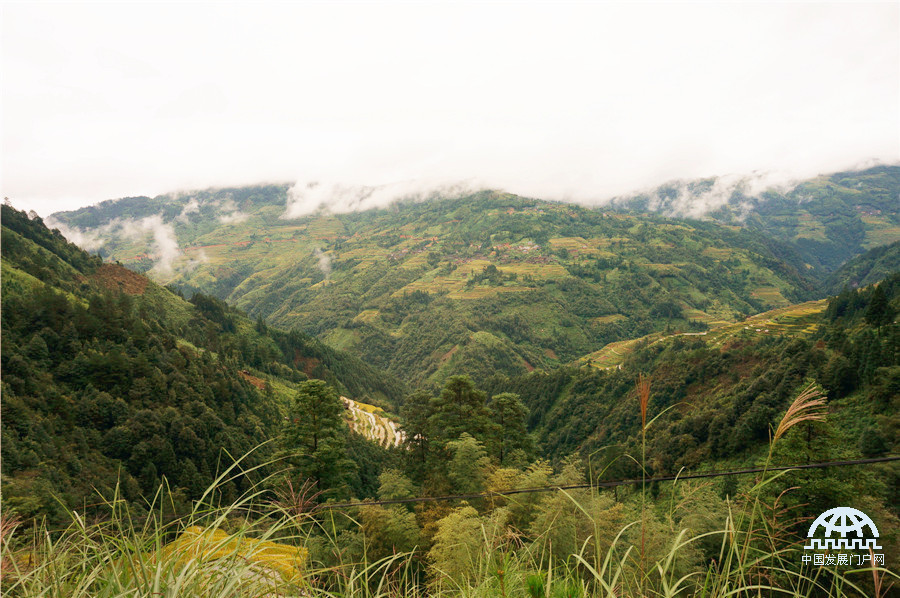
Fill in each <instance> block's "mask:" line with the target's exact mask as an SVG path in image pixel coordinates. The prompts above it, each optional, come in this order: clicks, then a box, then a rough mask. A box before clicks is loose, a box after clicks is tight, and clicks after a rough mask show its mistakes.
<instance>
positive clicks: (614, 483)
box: [313, 455, 900, 511]
mask: <svg viewBox="0 0 900 598" xmlns="http://www.w3.org/2000/svg"><path fill="white" fill-rule="evenodd" d="M890 461H900V455H892V456H888V457H877V458H874V459H852V460H848V461H826V462H823V463H805V464H800V465H784V466H780V467H749V468H746V469H735V470H732V471H710V472H704V473H693V474H686V475H667V476H659V477H655V478H647V479H645V480H641V479H640V478H633V479H626V480H611V481H606V482H599V481H598V482H595V483H594V484H570V485H567V486H542V487H539V488H520V489H517V490H500V491H497V492H478V493H475V494H447V495H444V496H417V497H414V498H394V499H390V500H373V501H366V502H348V503H338V504H331V505H329V504H325V505H319V506H317V507H316V508H315V509H313V510H314V511H319V510H337V509H350V508H353V507H366V506H374V505H401V504H409V503H420V502H436V501H444V500H470V499H475V498H492V497H496V496H510V495H512V494H531V493H537V492H555V491H557V490H578V489H582V488H614V487H616V486H633V485H636V484H640V483H641V482H642V481H643V482H671V481H673V480H696V479H701V478H719V477H725V476H733V475H745V474H748V473H761V472H763V471H786V470H789V469H824V468H826V467H847V466H850V465H869V464H872V463H887V462H890Z"/></svg>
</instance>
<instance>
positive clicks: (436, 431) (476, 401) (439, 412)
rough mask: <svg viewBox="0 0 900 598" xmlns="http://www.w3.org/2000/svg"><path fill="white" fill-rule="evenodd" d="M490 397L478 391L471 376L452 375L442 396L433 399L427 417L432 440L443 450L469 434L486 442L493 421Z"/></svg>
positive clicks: (442, 391) (445, 385)
mask: <svg viewBox="0 0 900 598" xmlns="http://www.w3.org/2000/svg"><path fill="white" fill-rule="evenodd" d="M486 399H487V395H485V393H484V392H483V391H480V390H477V389H476V388H475V386H474V385H473V384H472V380H471V379H470V378H469V377H468V376H451V377H450V378H448V379H447V382H446V383H445V384H444V388H443V390H441V394H440V396H439V397H437V398H436V399H432V401H431V407H432V415H431V416H430V417H429V418H428V427H429V429H430V431H431V438H432V440H433V441H434V442H436V443H437V444H439V445H440V446H441V447H443V446H446V444H447V442H448V441H451V440H456V439H457V438H459V436H460V434H462V433H463V432H466V433H468V434H471V435H472V436H474V437H475V438H476V439H478V440H480V441H484V440H487V436H488V431H489V430H490V427H491V426H490V419H489V414H488V410H487V407H486V406H485V402H486Z"/></svg>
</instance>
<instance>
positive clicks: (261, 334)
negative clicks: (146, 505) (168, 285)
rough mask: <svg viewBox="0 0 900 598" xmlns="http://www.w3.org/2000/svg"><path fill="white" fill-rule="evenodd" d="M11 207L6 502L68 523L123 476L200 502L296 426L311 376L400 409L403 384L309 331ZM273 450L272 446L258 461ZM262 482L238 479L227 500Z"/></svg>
mask: <svg viewBox="0 0 900 598" xmlns="http://www.w3.org/2000/svg"><path fill="white" fill-rule="evenodd" d="M2 210H3V212H2V223H3V229H2V269H3V270H2V274H3V297H2V300H3V305H2V307H3V310H2V326H3V328H2V332H3V354H2V361H3V363H2V371H3V381H2V384H3V389H2V390H3V412H2V415H3V417H2V436H3V446H2V450H3V500H4V506H9V507H10V508H12V509H14V510H15V512H16V513H17V514H18V515H19V516H20V517H31V516H36V515H47V516H49V517H50V518H51V519H52V520H54V521H58V520H60V519H61V518H64V516H63V513H64V510H65V509H66V508H83V507H84V505H95V506H96V504H97V503H100V502H102V500H101V497H102V498H111V497H112V496H113V495H114V491H115V489H116V487H117V485H118V488H119V489H118V491H119V493H120V495H121V496H122V497H124V498H125V499H126V500H127V501H129V502H132V503H134V504H136V505H140V504H142V503H143V501H144V499H146V498H147V497H148V496H152V495H153V493H154V492H155V491H156V490H157V489H158V487H159V484H160V481H161V480H162V479H163V478H165V479H166V481H167V483H168V484H169V485H170V486H171V487H172V488H173V489H178V494H177V497H178V499H179V500H181V501H185V504H186V501H189V500H192V499H197V498H199V497H200V496H201V495H202V493H203V492H204V491H205V490H206V488H207V487H208V486H209V485H210V484H211V482H212V481H213V479H215V477H216V475H217V472H219V471H222V470H223V468H225V467H227V466H228V465H229V464H230V463H232V462H233V461H234V459H237V458H242V457H244V456H245V455H247V453H250V451H251V450H252V449H254V448H255V447H257V446H258V445H260V444H262V443H265V442H269V441H271V440H272V439H275V438H277V437H278V436H279V435H280V434H281V429H282V426H283V413H284V411H285V408H286V406H287V405H288V404H289V403H290V401H291V400H292V398H293V396H294V394H295V392H296V390H295V388H296V385H297V384H299V383H301V382H303V381H304V380H306V379H307V378H308V377H318V378H323V379H325V380H328V381H329V382H330V383H331V384H332V385H334V386H335V387H336V388H337V389H339V390H340V392H342V393H345V394H348V395H350V396H353V397H358V398H362V397H366V398H368V400H369V401H370V402H371V401H376V402H379V403H381V404H382V405H384V406H386V407H389V408H390V406H391V405H393V404H396V402H397V401H398V399H399V398H400V397H401V396H402V387H401V386H400V385H399V384H398V383H397V382H396V381H394V380H391V379H388V378H387V377H385V376H384V375H383V374H380V373H378V372H376V371H374V370H373V369H372V368H369V367H367V366H365V365H364V364H362V363H361V362H359V360H357V359H355V358H353V357H350V356H346V355H343V354H340V353H338V352H336V351H334V350H333V349H330V348H328V347H326V346H324V345H323V344H322V343H321V342H319V341H317V340H315V339H313V338H311V337H309V336H306V335H304V334H301V333H297V332H294V333H283V332H279V331H275V330H271V329H269V328H268V327H266V326H265V324H263V323H262V322H257V323H256V324H253V323H252V322H251V321H250V320H248V319H247V318H246V317H245V316H243V315H241V314H240V313H238V312H236V311H235V310H233V309H232V308H229V307H228V306H226V305H225V304H224V303H222V302H220V301H218V300H216V299H213V298H211V297H207V296H205V295H201V294H197V295H195V296H194V297H193V298H192V299H191V301H190V302H188V301H185V300H184V299H182V298H181V297H180V296H178V295H176V294H174V293H173V292H171V291H169V290H167V289H165V288H163V287H160V286H158V285H156V284H155V283H152V282H150V281H149V280H148V279H146V278H145V277H143V276H140V275H138V274H135V273H133V272H131V271H129V270H126V269H125V268H122V267H121V266H116V265H111V264H103V263H102V260H100V258H97V257H92V256H89V255H87V254H86V253H85V252H84V251H82V250H81V249H79V248H77V247H75V246H74V245H71V244H69V243H68V242H67V241H66V240H65V239H63V238H62V237H61V236H60V235H59V234H58V233H54V232H51V231H49V230H48V229H47V228H46V227H45V226H44V225H43V223H42V222H41V220H40V219H37V218H35V219H30V218H29V217H28V216H27V215H26V214H25V213H24V212H18V211H16V210H14V209H12V208H10V207H8V206H5V205H4V206H3V207H2ZM359 450H364V449H362V448H360V449H359ZM272 454H273V446H272V444H271V442H270V443H269V445H267V446H263V447H262V448H260V449H259V450H256V451H255V452H253V453H252V454H250V455H249V456H247V457H246V459H245V460H244V462H243V465H244V467H246V468H252V467H253V466H255V465H259V464H261V463H263V462H264V461H265V460H266V459H268V458H270V457H271V455H272ZM262 473H263V472H262V471H258V472H257V474H258V475H261V474H262ZM255 479H256V478H254V479H245V477H244V476H237V478H235V479H234V480H232V481H230V482H228V483H226V484H223V485H222V486H221V487H220V488H219V490H220V491H221V492H222V493H223V494H222V498H223V499H225V500H233V499H234V498H235V497H236V496H238V495H239V493H240V492H242V491H243V490H245V489H246V488H247V487H249V486H248V484H250V483H252V482H253V481H254V480H255ZM359 484H361V482H359V480H357V481H356V489H357V490H358V491H362V490H363V489H362V487H361V486H360V485H359ZM181 507H184V504H182V505H181Z"/></svg>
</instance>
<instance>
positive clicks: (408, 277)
mask: <svg viewBox="0 0 900 598" xmlns="http://www.w3.org/2000/svg"><path fill="white" fill-rule="evenodd" d="M245 196H246V197H245V199H243V201H240V202H239V201H238V199H239V198H236V197H235V190H221V191H218V192H214V191H210V192H204V193H203V194H199V195H197V196H184V197H179V198H170V200H169V201H170V203H171V205H170V206H169V207H167V208H165V210H164V211H163V213H160V214H157V215H156V216H150V217H148V216H146V214H147V210H146V208H144V207H141V210H143V211H138V212H134V213H132V212H131V211H130V210H131V207H132V202H131V200H129V201H128V202H125V203H123V204H115V203H114V204H109V205H106V206H100V207H98V208H86V209H84V210H80V211H78V212H75V213H69V214H59V215H56V216H55V218H56V219H57V221H59V222H64V223H68V225H76V226H81V225H85V224H93V225H94V226H95V228H94V229H92V230H93V232H94V233H95V234H98V235H103V239H104V240H106V243H105V244H104V245H103V251H104V252H108V254H109V255H110V256H111V257H113V258H115V259H118V260H122V261H123V263H126V264H128V265H129V266H132V267H135V268H136V269H139V270H141V269H143V270H148V271H149V272H150V273H151V274H152V275H153V276H155V277H156V278H157V279H158V280H161V281H163V282H167V283H169V282H170V283H173V284H175V285H176V286H178V287H180V288H182V289H183V290H184V291H185V292H188V293H189V292H193V291H201V292H203V293H208V294H212V295H215V296H216V297H219V298H222V299H225V300H226V301H228V302H229V303H230V304H232V305H236V306H238V307H240V308H242V309H244V310H246V311H247V312H248V313H250V314H252V315H254V316H261V317H264V318H265V319H266V321H267V322H269V323H271V324H273V325H277V326H280V327H284V328H291V329H301V330H304V331H306V332H309V333H311V334H314V335H316V336H318V337H319V338H321V339H323V340H325V341H326V342H327V343H328V344H329V345H330V346H333V347H336V348H340V349H346V350H348V351H351V352H353V353H354V354H356V355H357V356H359V357H360V358H362V359H363V360H364V361H365V362H366V363H369V364H371V365H374V366H376V367H378V368H381V369H384V370H387V371H389V372H391V373H393V374H395V375H396V376H397V377H399V378H401V379H403V380H406V381H408V382H409V383H411V384H418V383H420V382H423V381H428V382H430V383H435V384H437V383H440V381H441V380H443V379H444V378H446V376H447V375H449V374H451V373H458V372H468V373H471V374H473V375H477V376H480V375H485V374H491V373H493V372H495V371H500V372H505V373H508V374H515V373H519V372H525V371H528V370H530V369H532V368H535V367H544V368H546V367H554V366H556V365H559V364H561V363H567V362H569V361H571V360H573V359H575V358H577V357H580V356H581V355H584V354H585V353H589V352H591V351H594V350H597V349H599V348H601V347H603V346H604V345H606V344H607V343H609V342H613V341H616V340H621V339H626V338H633V337H636V336H641V335H644V334H648V333H650V332H653V331H657V330H659V331H663V330H665V329H667V328H670V329H681V330H702V329H704V328H705V327H706V326H707V325H708V324H709V323H711V322H716V321H733V320H735V319H736V318H740V317H742V316H744V315H748V314H752V313H756V312H759V311H763V310H765V309H769V308H773V307H779V306H786V305H789V304H791V303H793V302H797V301H802V300H804V299H807V298H810V297H811V296H812V294H813V293H814V285H813V277H812V272H811V270H810V269H809V268H808V266H806V265H805V264H804V262H803V260H802V259H800V257H799V256H798V255H797V254H796V253H795V252H794V251H793V250H792V249H791V248H790V247H789V246H786V245H783V244H779V243H777V242H774V241H772V240H771V239H768V238H766V237H764V236H762V235H760V234H758V233H755V232H753V231H748V230H744V229H741V228H739V227H726V226H721V225H718V224H715V223H709V222H686V221H677V220H668V219H664V218H659V217H647V216H633V215H624V214H604V213H601V212H598V211H596V210H590V209H586V208H582V207H578V206H572V205H568V204H559V203H552V202H545V201H539V200H530V199H524V198H520V197H516V196H512V195H509V194H502V193H496V192H481V193H478V194H475V195H472V196H467V197H462V198H458V199H444V200H440V201H428V202H421V203H413V202H406V203H399V204H395V205H394V206H392V207H391V208H389V209H380V210H370V211H366V212H359V213H349V214H336V215H330V214H322V213H319V214H315V215H311V216H307V217H304V218H299V219H294V220H284V219H282V218H281V217H280V216H281V215H282V214H283V212H284V205H285V202H286V201H287V189H286V188H285V187H277V186H274V187H266V188H257V189H256V192H255V193H251V192H250V191H246V193H245ZM204 206H205V208H204ZM223 206H226V208H223ZM204 209H205V210H207V211H204ZM223 210H224V211H223ZM137 217H141V218H142V219H139V220H135V218H137ZM169 217H171V219H170V220H166V218H169ZM127 218H131V219H132V220H131V223H132V226H131V227H130V229H135V228H137V229H139V230H138V232H137V233H136V234H131V235H126V234H122V233H121V229H122V228H123V222H124V219H127ZM148 218H155V219H154V220H152V221H149V220H147V219H148ZM125 228H129V227H125ZM117 231H118V232H117ZM132 232H133V231H132ZM167 234H170V235H171V239H172V241H173V242H174V243H177V246H178V247H179V248H180V252H177V253H175V254H171V253H170V254H166V246H165V245H166V244H165V243H162V242H160V237H165V235H167ZM139 256H146V257H139ZM134 258H138V259H134Z"/></svg>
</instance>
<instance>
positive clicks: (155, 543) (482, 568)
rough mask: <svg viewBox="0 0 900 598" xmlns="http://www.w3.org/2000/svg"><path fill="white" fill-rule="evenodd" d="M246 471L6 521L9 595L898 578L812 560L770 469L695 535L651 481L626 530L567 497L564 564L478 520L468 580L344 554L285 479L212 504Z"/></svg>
mask: <svg viewBox="0 0 900 598" xmlns="http://www.w3.org/2000/svg"><path fill="white" fill-rule="evenodd" d="M642 382H643V381H642ZM647 395H649V386H647V387H646V389H642V388H639V397H640V400H641V403H642V405H641V407H642V433H644V434H645V433H646V430H647V427H648V423H647V419H646V418H647V416H646V407H645V404H646V401H647V398H646V397H647ZM820 408H821V403H820V402H819V401H818V397H817V396H815V393H814V390H813V389H807V390H806V391H804V392H803V393H802V394H801V395H800V397H798V399H797V401H795V403H794V404H793V405H792V406H791V408H790V409H789V410H788V412H787V414H786V415H785V417H784V419H783V420H782V421H781V423H780V425H779V426H778V428H777V429H776V431H775V433H774V434H773V438H772V440H771V443H770V444H771V449H774V446H775V443H777V442H778V441H779V440H780V439H781V437H782V436H783V435H784V433H785V432H787V430H788V429H789V428H790V427H791V426H793V425H796V423H799V422H802V421H814V420H815V419H816V418H818V417H820V416H821V411H820ZM771 449H770V451H769V456H770V457H771V454H772V452H771ZM767 462H768V461H767ZM238 466H239V464H235V465H234V466H232V469H230V470H229V471H226V472H225V473H223V474H222V475H221V476H219V478H218V479H217V480H216V482H215V483H214V484H213V485H212V486H211V487H210V488H209V489H208V490H207V492H206V493H205V494H204V496H203V497H202V499H201V500H199V501H197V502H196V503H195V505H194V507H193V509H192V510H191V512H190V513H189V514H187V515H185V516H183V517H180V518H177V519H174V520H171V518H168V517H167V516H166V514H167V513H168V512H170V511H171V509H172V508H174V504H173V503H172V500H173V499H172V493H171V492H170V491H169V489H168V488H167V487H165V485H163V486H162V487H161V488H160V489H159V491H158V492H157V494H156V495H155V496H154V497H152V499H151V500H150V509H149V514H148V515H142V516H141V518H137V517H135V516H134V515H133V514H132V512H131V510H130V509H129V506H128V504H127V503H126V502H125V501H124V500H122V499H121V498H120V497H119V496H117V495H116V496H112V497H109V499H108V500H107V501H106V511H107V515H106V516H105V517H104V518H103V519H102V520H93V521H86V520H85V519H84V517H83V516H82V515H81V514H80V513H78V512H75V511H71V512H70V513H69V518H70V523H69V525H68V527H66V529H64V530H50V529H48V528H47V527H46V526H45V525H41V524H35V525H32V526H29V527H25V526H24V525H23V524H22V523H21V522H19V521H18V520H16V519H15V518H14V517H10V516H9V515H8V514H4V516H3V519H2V521H0V542H2V547H0V548H2V554H0V557H2V559H0V560H2V594H3V596H22V597H25V596H28V597H30V596H41V597H48V598H51V597H53V598H55V597H59V598H62V597H66V598H70V597H71V598H82V597H85V598H86V597H91V598H95V597H97V598H125V597H128V598H151V597H152V598H158V597H173V598H174V597H176V596H178V597H182V596H199V597H206V596H208V597H217V598H219V597H229V596H233V597H240V598H244V597H246V598H250V597H253V598H259V597H278V596H322V597H346V598H387V597H404V598H407V597H408V598H414V597H420V596H422V597H424V596H442V597H443V596H446V597H451V596H454V597H455V596H458V597H473V598H480V597H485V598H486V597H502V598H506V597H510V598H511V597H530V598H579V597H587V596H592V597H593V596H597V597H608V598H612V597H617V598H623V597H627V598H638V597H640V598H643V597H658V598H675V597H697V598H701V597H702V598H726V597H732V596H738V597H747V598H749V597H751V596H753V597H759V596H798V597H810V598H812V597H816V598H818V597H821V596H824V597H834V598H837V597H841V596H859V597H867V598H869V597H872V596H875V597H878V598H881V597H884V596H888V595H889V593H890V592H891V591H892V589H896V587H895V586H894V584H895V583H896V582H897V581H898V580H900V578H898V576H897V575H896V574H895V573H892V572H890V571H888V570H886V569H884V568H881V567H869V568H866V569H859V568H857V569H850V568H846V567H844V568H836V567H819V566H810V565H803V564H802V563H801V555H802V552H803V550H802V548H801V547H800V546H798V545H796V544H792V543H791V542H790V541H789V539H788V538H785V537H784V534H785V532H784V529H785V528H784V526H783V525H779V524H778V520H779V518H783V517H785V516H786V514H785V513H784V511H783V509H781V507H780V506H779V498H776V499H774V501H773V500H771V499H769V502H770V503H771V504H767V503H766V498H765V497H766V496H767V494H766V493H765V492H764V491H765V490H766V489H767V488H768V487H769V486H770V485H771V484H772V482H774V481H775V480H776V479H777V478H778V477H779V476H781V475H784V473H782V472H779V473H777V474H771V473H766V474H764V475H763V476H761V478H760V479H759V480H758V481H757V483H756V484H755V485H754V486H753V487H752V488H751V490H750V491H749V492H748V493H747V495H746V496H745V497H743V499H741V500H739V501H734V500H729V501H727V503H726V504H727V513H725V515H724V524H723V525H722V526H720V529H716V530H714V531H708V532H704V533H698V534H692V533H691V532H690V531H689V530H688V529H677V528H667V531H666V532H665V533H661V532H660V531H659V529H658V528H657V529H652V525H651V519H652V517H651V516H650V515H648V509H649V507H648V505H647V504H646V502H647V497H646V492H645V491H644V489H643V488H642V492H641V497H640V499H641V500H640V511H639V512H634V511H632V513H633V514H634V515H636V516H635V517H634V518H633V520H631V521H624V522H622V523H617V524H612V523H611V521H618V520H617V519H610V517H609V512H610V510H609V509H608V508H607V509H606V510H604V509H603V508H601V507H600V505H606V506H608V505H609V504H610V503H611V502H612V500H611V499H610V498H609V497H605V495H603V496H604V498H603V500H600V499H601V492H600V490H599V489H592V490H589V491H582V493H580V494H579V493H577V492H565V491H560V492H561V493H562V496H564V497H565V499H566V501H567V504H569V505H570V506H571V508H572V511H573V512H577V513H578V514H579V517H580V518H581V519H580V521H582V522H587V524H588V526H589V528H590V533H588V535H587V536H586V539H585V540H584V541H583V542H581V543H580V546H579V548H577V549H576V550H574V551H573V552H572V553H571V554H566V555H563V556H562V557H560V556H559V555H557V556H554V549H553V545H552V542H553V540H552V538H551V536H552V534H550V533H545V534H543V535H540V536H538V537H536V538H530V539H529V540H528V541H525V540H523V537H522V535H521V534H517V533H515V530H510V529H509V528H508V527H504V525H502V524H501V523H502V517H500V516H499V515H497V516H495V515H496V513H497V512H498V511H497V510H495V512H494V513H492V514H490V515H491V516H490V517H487V518H484V517H482V518H481V519H479V521H481V522H482V523H481V524H480V525H481V527H480V534H481V536H480V539H479V540H478V541H477V542H476V543H474V544H472V545H471V546H469V547H468V548H467V551H468V553H467V560H466V568H465V571H464V574H463V575H449V574H446V573H447V572H445V571H442V570H441V565H440V563H437V562H428V561H427V560H426V559H425V557H424V555H425V553H426V552H427V551H426V549H427V547H422V549H421V550H417V551H414V552H411V553H400V554H393V555H390V556H387V557H385V558H381V559H379V560H373V559H369V558H367V557H366V556H365V555H366V554H367V552H368V551H367V549H366V547H365V546H363V547H362V551H361V555H362V556H361V557H360V556H359V554H360V553H359V552H357V553H352V551H349V552H348V551H347V550H346V546H345V540H343V538H344V536H345V535H346V531H347V530H348V529H349V530H356V531H359V530H361V528H362V526H361V524H360V523H358V522H357V521H356V520H355V519H354V518H353V517H354V515H353V513H343V512H339V511H329V510H315V509H313V505H314V504H315V501H316V496H315V494H314V493H313V492H312V491H311V490H310V488H309V487H299V488H295V487H294V486H291V485H290V484H286V485H283V486H281V487H280V489H279V490H278V491H273V490H272V484H271V483H270V482H271V480H267V481H264V482H262V483H260V484H259V485H257V486H255V487H253V488H252V489H251V490H249V491H248V492H246V493H245V494H244V495H242V496H241V497H239V498H238V500H236V501H234V502H233V503H231V504H226V505H221V504H217V503H216V501H215V500H214V497H215V496H216V495H217V488H218V487H219V486H220V485H221V484H224V483H226V482H227V481H228V480H229V479H231V477H233V476H234V475H237V468H238ZM564 502H565V501H564ZM661 504H665V501H658V502H657V505H661ZM502 508H503V507H499V509H502ZM674 508H675V507H674V492H673V500H672V501H671V504H670V507H669V509H670V510H674ZM470 512H471V509H470ZM617 512H618V511H617ZM638 515H639V516H638ZM669 519H670V521H675V518H674V517H670V518H669ZM498 522H501V523H498ZM612 525H615V526H616V527H615V528H614V529H612V528H611V526H612ZM651 537H653V538H655V541H657V544H658V543H659V542H660V541H663V542H664V543H665V544H664V546H663V547H662V549H658V548H657V549H653V550H651V549H650V538H651ZM700 544H705V545H706V546H709V545H712V546H714V547H715V548H714V550H715V554H714V556H713V558H704V559H703V560H698V558H697V555H698V554H701V553H702V552H703V551H700V550H699V549H698V546H699V545H700ZM706 552H707V553H708V552H709V551H708V549H707V550H706ZM353 554H356V556H353ZM323 555H327V558H326V556H323Z"/></svg>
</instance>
